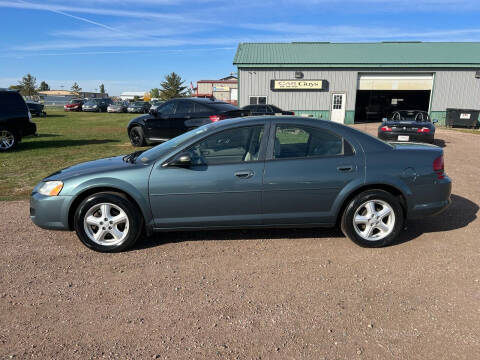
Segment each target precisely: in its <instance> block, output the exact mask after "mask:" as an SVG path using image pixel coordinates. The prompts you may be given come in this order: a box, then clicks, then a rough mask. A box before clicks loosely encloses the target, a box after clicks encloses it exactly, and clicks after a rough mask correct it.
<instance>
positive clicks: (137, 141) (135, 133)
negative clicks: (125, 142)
mask: <svg viewBox="0 0 480 360" xmlns="http://www.w3.org/2000/svg"><path fill="white" fill-rule="evenodd" d="M128 135H129V137H130V142H131V143H132V145H133V146H136V147H139V146H146V145H147V141H146V140H145V134H144V133H143V129H142V128H141V127H140V126H134V127H132V128H131V129H130V132H129V133H128Z"/></svg>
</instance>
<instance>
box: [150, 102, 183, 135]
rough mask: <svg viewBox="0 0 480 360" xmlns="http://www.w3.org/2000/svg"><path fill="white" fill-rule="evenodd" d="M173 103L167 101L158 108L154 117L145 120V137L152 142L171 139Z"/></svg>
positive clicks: (174, 105) (174, 104)
mask: <svg viewBox="0 0 480 360" xmlns="http://www.w3.org/2000/svg"><path fill="white" fill-rule="evenodd" d="M175 107H176V103H175V101H169V102H166V103H165V104H163V105H162V106H160V107H159V108H158V110H157V111H158V113H157V115H156V116H149V117H148V118H147V119H146V120H145V125H146V127H147V137H148V139H150V140H153V141H165V140H168V139H171V138H172V137H173V130H172V117H173V116H174V115H175Z"/></svg>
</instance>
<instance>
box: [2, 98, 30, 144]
mask: <svg viewBox="0 0 480 360" xmlns="http://www.w3.org/2000/svg"><path fill="white" fill-rule="evenodd" d="M36 133H37V125H36V124H35V123H34V122H33V121H32V115H31V114H30V111H29V110H28V107H27V104H26V103H25V100H23V98H22V96H21V95H20V94H19V93H18V92H16V91H11V90H7V89H0V152H4V151H8V150H13V149H15V147H16V146H17V144H18V143H19V142H20V141H21V140H22V138H23V137H25V136H28V135H35V134H36Z"/></svg>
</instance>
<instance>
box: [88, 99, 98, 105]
mask: <svg viewBox="0 0 480 360" xmlns="http://www.w3.org/2000/svg"><path fill="white" fill-rule="evenodd" d="M85 105H97V103H96V102H95V101H93V100H88V101H87V102H86V103H85Z"/></svg>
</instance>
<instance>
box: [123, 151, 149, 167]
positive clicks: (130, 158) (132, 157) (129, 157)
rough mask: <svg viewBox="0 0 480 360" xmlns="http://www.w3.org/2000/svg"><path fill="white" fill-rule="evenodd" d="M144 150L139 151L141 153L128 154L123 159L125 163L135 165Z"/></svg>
mask: <svg viewBox="0 0 480 360" xmlns="http://www.w3.org/2000/svg"><path fill="white" fill-rule="evenodd" d="M143 152H144V150H139V151H135V152H133V153H131V154H128V155H125V156H124V157H123V161H125V162H129V163H132V164H135V160H136V159H137V158H138V157H139V156H140V154H141V153H143Z"/></svg>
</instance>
